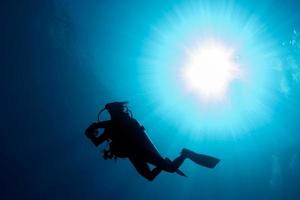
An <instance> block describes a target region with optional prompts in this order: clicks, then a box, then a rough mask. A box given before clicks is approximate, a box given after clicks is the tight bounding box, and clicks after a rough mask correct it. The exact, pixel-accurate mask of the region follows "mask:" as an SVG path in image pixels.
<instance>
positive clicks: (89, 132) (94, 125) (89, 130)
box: [85, 122, 97, 139]
mask: <svg viewBox="0 0 300 200" xmlns="http://www.w3.org/2000/svg"><path fill="white" fill-rule="evenodd" d="M96 130H97V123H96V122H94V123H92V124H91V125H90V126H89V127H88V128H87V129H86V130H85V135H86V136H87V137H88V138H90V139H91V138H93V137H95V136H96V135H97V131H96Z"/></svg>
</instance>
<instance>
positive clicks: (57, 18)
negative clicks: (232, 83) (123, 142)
mask: <svg viewBox="0 0 300 200" xmlns="http://www.w3.org/2000/svg"><path fill="white" fill-rule="evenodd" d="M299 8H300V3H299V2H298V1H296V0H294V1H292V0H286V1H278V0H273V1H272V0H262V1H250V0H247V1H246V0H245V1H243V0H241V1H233V0H231V1H184V0H166V1H159V0H152V1H145V0H140V1H133V0H132V1H121V0H119V1H118V0H112V1H100V0H90V1H79V0H72V1H71V0H43V1H38V0H36V1H34V0H28V1H22V0H21V1H15V0H11V1H6V2H5V1H1V3H0V16H1V17H0V22H1V24H0V47H1V48H0V56H1V63H0V64H1V65H0V70H1V71H0V75H1V79H0V82H1V84H0V87H1V100H0V101H1V104H0V105H1V123H0V130H1V135H0V137H1V139H0V147H1V151H0V155H1V159H2V161H1V165H0V166H1V179H0V180H1V187H0V191H1V192H0V199H2V200H6V199H145V200H150V199H174V200H175V199H176V200H177V199H202V200H205V199H224V200H227V199H228V200H234V199H243V200H253V199H258V200H267V199H272V200H281V199H285V200H297V199H300V190H299V185H300V173H299V171H298V169H299V168H300V158H299V156H300V146H299V145H300V135H299V133H300V132H299V127H300V120H299V117H300V112H299V109H298V106H299V105H300V66H299V65H300V13H299ZM201 11H203V12H204V11H205V12H206V13H208V14H207V15H205V16H202V15H201V16H200V15H199V13H201ZM188 13H194V14H195V16H193V15H189V14H188ZM209 13H212V14H209ZM218 14H220V15H218ZM215 16H219V17H215ZM205 17H207V18H205ZM190 19H194V21H193V22H191V23H190V21H189V20H190ZM197 19H199V20H203V22H201V23H200V21H197ZM222 20H224V21H222ZM236 20H237V21H236ZM206 22H212V24H213V25H214V26H212V27H210V26H209V25H207V24H208V23H206ZM197 23H199V26H201V27H202V28H203V29H202V28H200V29H197V30H195V29H194V27H198V25H197ZM206 25H207V26H206ZM206 27H210V30H212V31H215V32H216V34H217V35H218V36H222V34H223V33H224V35H225V36H224V37H228V38H230V40H234V39H235V38H237V37H239V38H242V39H243V37H242V36H243V35H242V34H243V33H244V32H245V35H246V36H245V40H247V41H250V42H248V43H245V44H246V45H248V46H247V47H245V49H244V52H246V53H245V55H249V56H250V58H251V59H250V60H251V62H252V61H253V62H252V63H255V65H249V66H250V68H251V67H252V69H255V70H253V71H254V72H255V73H257V74H255V76H253V77H254V79H253V80H252V82H253V85H251V86H253V88H258V91H259V92H257V91H256V90H255V89H253V88H252V87H251V90H250V91H249V92H248V91H246V93H247V94H245V95H244V96H243V98H242V99H238V100H237V102H239V103H238V104H234V105H233V107H231V108H230V109H227V110H226V109H225V110H222V109H221V108H220V105H213V107H214V108H208V109H207V110H206V109H204V111H203V112H201V113H204V114H203V115H201V116H200V115H198V112H197V111H198V110H197V109H196V107H197V106H196V104H197V100H195V99H193V100H189V97H186V96H184V94H181V93H180V92H176V91H175V90H176V87H177V85H176V84H174V80H172V78H170V79H169V78H168V77H169V76H168V75H170V76H172V73H171V68H170V66H169V65H168V64H170V63H172V62H173V61H174V62H176V59H175V58H177V56H176V55H177V54H176V53H177V52H173V50H174V49H175V47H176V45H175V46H174V45H173V44H174V41H175V43H176V41H178V40H184V39H185V37H188V35H189V31H191V33H194V32H193V31H196V32H197V31H200V32H201V31H202V30H205V29H206ZM226 27H231V28H230V29H228V30H227V29H226ZM176 29H179V30H183V29H184V30H188V31H182V32H176ZM242 30H244V31H242ZM251 31H252V32H251ZM177 33H178V34H177ZM247 34H248V35H247ZM251 48H253V49H251ZM242 56H243V55H241V57H242ZM256 58H260V60H255V59H256ZM157 74H159V76H157ZM175 82H176V81H175ZM241 87H242V86H241ZM237 94H239V93H237ZM237 94H236V93H233V94H232V95H233V96H234V95H237ZM180 95H183V96H180ZM247 98H248V99H251V100H249V101H248V100H247ZM233 99H234V97H233ZM116 100H120V101H123V100H127V101H129V108H130V109H131V111H132V112H133V115H134V117H135V118H136V119H137V120H138V121H139V122H140V123H141V124H143V126H144V127H145V128H146V130H147V133H148V135H149V137H150V138H151V140H152V141H153V143H154V144H155V145H156V147H157V148H158V150H159V151H160V152H161V154H162V155H163V156H167V157H169V158H175V157H176V156H177V155H178V153H179V152H180V150H181V149H182V148H183V147H188V148H191V149H193V150H195V151H197V152H201V153H205V154H208V155H213V156H216V157H218V158H220V159H221V162H220V163H219V165H218V166H217V167H216V168H215V169H213V170H210V169H205V168H201V167H199V166H196V165H195V164H194V163H192V162H190V161H186V162H185V163H184V164H183V166H182V167H181V169H182V170H183V171H184V172H185V173H186V174H187V175H188V177H187V178H183V177H181V176H178V175H176V174H170V173H166V172H164V173H161V174H160V175H159V176H158V177H157V178H156V179H155V180H154V181H153V182H148V181H147V180H146V179H144V178H143V177H141V176H140V175H139V174H138V173H137V172H136V170H135V169H134V168H133V166H132V165H131V164H130V163H129V161H128V160H124V159H118V160H117V161H113V160H109V161H105V160H103V159H102V157H101V149H102V147H105V145H103V146H102V147H100V148H98V149H97V148H95V147H94V146H93V145H92V144H91V143H90V141H89V140H88V139H87V138H86V137H85V136H84V130H85V128H86V127H87V126H88V125H89V124H90V123H91V122H93V121H96V117H97V112H98V111H99V110H100V109H101V108H102V107H103V106H104V105H105V104H106V103H108V102H111V101H116ZM194 106H195V107H194ZM219 110H221V111H220V112H222V114H220V115H218V114H216V113H217V112H218V111H219ZM101 117H102V118H108V116H107V114H104V115H103V116H101ZM221 122H222V123H221Z"/></svg>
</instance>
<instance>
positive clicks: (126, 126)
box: [85, 102, 220, 181]
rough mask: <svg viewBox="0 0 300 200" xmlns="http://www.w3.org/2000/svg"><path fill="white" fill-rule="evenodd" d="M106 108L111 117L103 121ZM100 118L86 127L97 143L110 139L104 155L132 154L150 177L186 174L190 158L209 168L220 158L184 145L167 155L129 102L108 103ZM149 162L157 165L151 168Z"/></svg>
mask: <svg viewBox="0 0 300 200" xmlns="http://www.w3.org/2000/svg"><path fill="white" fill-rule="evenodd" d="M104 110H107V111H108V112H109V114H110V116H111V120H108V121H99V116H100V114H101V112H102V111H104ZM98 121H99V122H96V123H93V124H91V125H90V126H89V127H88V128H87V129H86V131H85V134H86V136H87V137H88V138H89V139H91V141H92V142H93V144H95V145H96V146H98V145H100V144H101V143H103V142H104V141H108V142H109V148H108V149H106V150H104V151H103V157H104V159H105V160H106V159H112V158H117V157H119V158H128V159H129V160H130V161H131V163H132V164H133V165H134V167H135V168H136V170H137V171H138V172H139V173H140V174H141V175H142V176H144V177H145V178H146V179H148V180H150V181H152V180H153V179H154V178H155V177H156V176H157V175H158V174H159V173H160V172H161V171H162V170H164V171H167V172H171V173H173V172H176V173H177V174H179V175H181V176H186V175H185V174H184V173H183V172H182V171H181V170H179V167H180V165H181V164H182V163H183V161H184V160H185V159H186V158H189V159H190V160H192V161H194V162H195V163H197V164H199V165H202V166H204V167H208V168H214V167H215V166H216V165H217V163H218V162H219V161H220V160H219V159H217V158H214V157H211V156H207V155H203V154H198V153H195V152H193V151H191V150H188V149H183V150H182V151H181V154H180V155H179V156H178V157H177V158H176V159H174V160H173V161H171V160H170V159H168V158H163V157H162V156H161V155H160V153H159V152H158V150H157V149H156V147H155V146H154V145H153V143H152V142H151V140H150V139H149V137H148V136H147V134H146V133H145V128H144V127H143V126H141V125H140V124H139V123H138V121H137V120H136V119H134V118H133V117H132V113H131V111H130V110H129V109H128V107H127V102H113V103H108V104H106V105H105V108H103V109H102V110H101V111H100V112H99V114H98ZM100 128H103V129H104V131H103V133H102V134H101V135H99V136H98V131H97V129H100ZM149 163H150V164H152V165H154V166H155V168H154V169H152V170H151V169H150V167H149V165H148V164H149Z"/></svg>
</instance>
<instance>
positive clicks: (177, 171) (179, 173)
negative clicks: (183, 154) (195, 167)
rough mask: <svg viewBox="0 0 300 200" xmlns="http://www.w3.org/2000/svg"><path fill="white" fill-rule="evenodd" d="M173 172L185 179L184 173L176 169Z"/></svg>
mask: <svg viewBox="0 0 300 200" xmlns="http://www.w3.org/2000/svg"><path fill="white" fill-rule="evenodd" d="M175 172H176V173H177V174H178V175H180V176H184V177H187V175H185V173H183V172H182V171H181V170H180V169H177V170H176V171H175Z"/></svg>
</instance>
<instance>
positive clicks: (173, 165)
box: [147, 154, 187, 175]
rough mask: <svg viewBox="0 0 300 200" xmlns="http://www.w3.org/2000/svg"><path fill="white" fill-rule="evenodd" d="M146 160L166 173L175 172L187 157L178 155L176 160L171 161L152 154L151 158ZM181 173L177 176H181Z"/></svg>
mask: <svg viewBox="0 0 300 200" xmlns="http://www.w3.org/2000/svg"><path fill="white" fill-rule="evenodd" d="M148 158H149V159H148V160H147V162H149V163H151V164H153V165H155V166H157V168H160V169H162V170H165V171H167V172H176V171H177V170H178V168H179V167H180V165H182V163H183V162H184V160H185V159H186V158H187V157H186V155H184V154H180V155H179V156H178V157H177V158H175V159H174V160H173V161H171V160H170V159H169V158H165V159H164V158H162V157H161V156H160V155H159V154H153V155H151V156H148ZM181 173H182V172H181V171H180V173H179V174H180V175H183V173H182V174H181Z"/></svg>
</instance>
